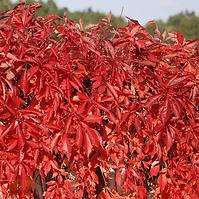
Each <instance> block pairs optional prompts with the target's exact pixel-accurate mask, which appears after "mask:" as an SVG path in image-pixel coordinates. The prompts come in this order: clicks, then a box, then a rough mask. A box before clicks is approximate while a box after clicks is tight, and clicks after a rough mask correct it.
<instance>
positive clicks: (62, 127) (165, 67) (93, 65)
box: [0, 3, 199, 199]
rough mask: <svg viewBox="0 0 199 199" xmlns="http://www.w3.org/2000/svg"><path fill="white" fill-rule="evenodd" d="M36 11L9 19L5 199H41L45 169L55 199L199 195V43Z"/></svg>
mask: <svg viewBox="0 0 199 199" xmlns="http://www.w3.org/2000/svg"><path fill="white" fill-rule="evenodd" d="M38 8H39V4H32V5H26V4H23V3H21V4H19V5H18V6H17V7H15V8H14V9H13V10H10V11H6V12H2V13H1V14H0V158H1V161H0V182H1V190H2V194H3V197H4V198H5V197H6V196H9V195H12V194H15V195H16V197H19V198H22V197H26V198H32V197H33V196H32V192H31V190H32V189H33V187H34V181H33V174H34V172H35V171H36V170H37V171H39V172H40V175H41V177H42V179H46V180H47V181H48V182H47V190H46V192H44V195H45V198H49V199H50V198H53V199H56V198H64V199H65V198H71V199H72V198H82V197H84V198H101V199H102V198H125V197H126V196H128V197H129V198H139V199H141V198H147V195H148V194H153V196H154V198H158V197H161V198H171V199H172V198H173V199H174V198H191V197H197V194H198V188H199V187H198V184H197V180H198V177H199V173H198V171H199V170H198V166H199V159H198V146H199V143H198V132H199V125H198V121H199V114H198V111H199V97H198V93H199V92H198V91H199V86H198V83H199V73H198V69H199V68H198V66H199V51H198V49H199V47H198V43H197V40H195V41H186V40H185V39H184V38H183V36H182V35H181V34H180V33H170V34H165V33H163V34H162V35H161V34H160V33H159V32H158V30H155V33H156V35H155V37H154V38H153V37H152V36H151V35H150V34H148V33H147V32H146V31H145V29H144V27H142V26H141V25H140V24H139V23H138V22H137V21H135V20H131V19H129V25H128V26H126V27H123V28H119V29H115V28H114V27H113V26H112V25H111V23H110V19H107V20H106V19H103V20H102V23H100V24H97V25H90V26H89V27H87V30H86V31H83V30H82V27H81V28H80V26H79V25H78V24H75V23H74V22H72V21H70V20H68V19H67V18H63V19H61V18H59V17H56V16H48V17H45V18H42V17H35V11H36V10H37V9H38ZM27 182H28V183H27Z"/></svg>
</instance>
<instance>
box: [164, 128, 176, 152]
mask: <svg viewBox="0 0 199 199" xmlns="http://www.w3.org/2000/svg"><path fill="white" fill-rule="evenodd" d="M175 134H176V130H175V128H174V127H172V126H171V125H169V126H168V128H167V134H166V149H167V151H169V149H170V148H171V146H172V145H173V142H174V138H175Z"/></svg>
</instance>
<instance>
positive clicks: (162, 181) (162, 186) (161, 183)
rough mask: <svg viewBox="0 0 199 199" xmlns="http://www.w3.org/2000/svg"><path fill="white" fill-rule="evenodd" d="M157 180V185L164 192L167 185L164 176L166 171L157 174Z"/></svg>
mask: <svg viewBox="0 0 199 199" xmlns="http://www.w3.org/2000/svg"><path fill="white" fill-rule="evenodd" d="M158 182H159V186H160V191H161V192H164V190H165V188H166V186H167V182H168V180H167V177H166V173H163V174H161V175H160V176H159V178H158Z"/></svg>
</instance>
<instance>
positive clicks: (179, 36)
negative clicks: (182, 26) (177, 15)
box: [177, 32, 184, 45]
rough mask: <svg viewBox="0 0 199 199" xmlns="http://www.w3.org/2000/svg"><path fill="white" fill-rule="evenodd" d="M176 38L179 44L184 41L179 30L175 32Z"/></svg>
mask: <svg viewBox="0 0 199 199" xmlns="http://www.w3.org/2000/svg"><path fill="white" fill-rule="evenodd" d="M177 40H178V42H179V44H181V45H182V44H183V43H184V37H183V35H182V34H181V33H179V32H177Z"/></svg>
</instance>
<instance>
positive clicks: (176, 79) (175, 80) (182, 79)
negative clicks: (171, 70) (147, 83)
mask: <svg viewBox="0 0 199 199" xmlns="http://www.w3.org/2000/svg"><path fill="white" fill-rule="evenodd" d="M186 79H188V76H182V77H174V78H172V79H171V80H170V81H169V82H168V86H170V87H171V86H177V85H179V84H180V83H182V82H185V80H186Z"/></svg>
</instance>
